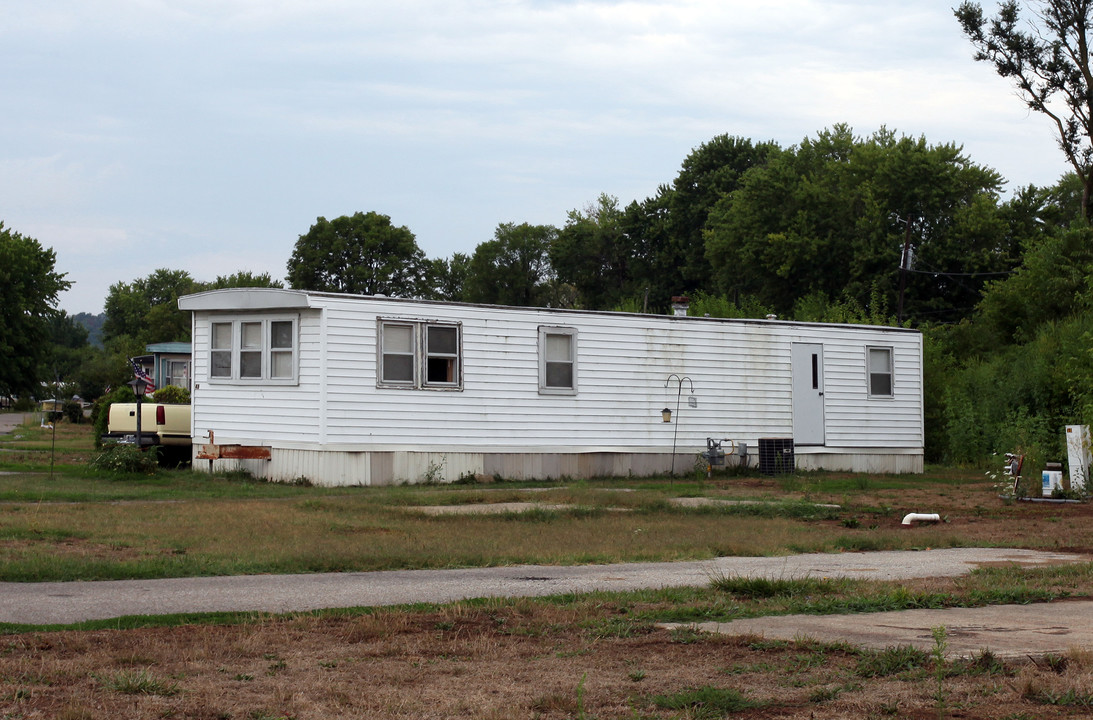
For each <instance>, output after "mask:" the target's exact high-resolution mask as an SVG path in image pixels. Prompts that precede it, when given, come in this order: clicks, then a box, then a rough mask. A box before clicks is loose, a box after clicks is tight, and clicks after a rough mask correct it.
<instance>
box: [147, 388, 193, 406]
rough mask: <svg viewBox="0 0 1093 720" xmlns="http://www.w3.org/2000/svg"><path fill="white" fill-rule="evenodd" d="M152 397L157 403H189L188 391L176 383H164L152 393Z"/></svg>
mask: <svg viewBox="0 0 1093 720" xmlns="http://www.w3.org/2000/svg"><path fill="white" fill-rule="evenodd" d="M152 399H153V400H155V401H156V402H157V403H169V404H171V405H189V404H190V391H189V390H187V389H186V388H181V387H178V386H177V385H165V386H163V387H161V388H160V389H159V390H156V391H155V392H154V393H152Z"/></svg>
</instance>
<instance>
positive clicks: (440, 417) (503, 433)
mask: <svg viewBox="0 0 1093 720" xmlns="http://www.w3.org/2000/svg"><path fill="white" fill-rule="evenodd" d="M427 309H433V308H427ZM350 310H351V308H344V309H343V308H342V307H336V308H331V309H330V311H329V316H328V321H327V342H328V348H327V353H328V355H327V357H328V387H329V393H330V394H329V396H328V399H327V416H328V424H327V440H328V442H330V443H333V444H338V445H343V444H349V445H351V444H354V443H369V444H371V443H375V444H379V445H384V446H387V445H398V444H407V443H409V444H419V445H422V446H426V447H428V446H433V447H443V448H452V447H468V446H474V447H482V446H486V447H490V448H512V449H517V450H518V449H521V448H530V447H540V448H542V447H550V448H574V447H581V448H629V449H633V450H640V449H653V450H656V451H661V452H667V451H670V450H671V446H672V441H673V435H674V434H675V431H676V425H675V423H672V424H665V423H663V422H661V420H660V410H661V408H662V407H665V406H666V405H667V406H670V407H671V408H672V409H673V411H675V409H676V408H675V403H676V396H677V389H678V386H677V385H676V384H675V382H674V381H673V383H672V387H670V388H665V381H666V379H667V378H668V376H669V375H670V374H671V373H677V374H679V375H681V376H687V377H690V378H691V380H692V381H693V383H694V389H695V396H696V397H697V398H698V403H699V404H698V408H690V407H688V406H687V395H688V394H689V393H688V391H689V389H690V385H689V384H687V383H685V385H684V392H683V396H682V398H681V402H680V410H679V413H678V416H677V418H676V419H677V420H680V423H681V424H680V425H679V438H678V443H679V446H680V447H681V448H682V447H687V446H692V447H695V446H697V447H705V439H706V437H708V436H716V437H726V436H733V437H739V436H741V435H749V434H751V435H755V436H759V435H765V434H769V433H781V434H784V433H785V432H786V431H787V428H788V427H789V426H790V421H791V407H790V399H791V398H790V395H789V389H788V386H787V384H786V383H785V381H784V377H788V373H789V365H788V360H786V359H784V358H783V359H782V361H781V363H778V362H777V361H775V355H776V353H777V350H778V348H777V345H775V344H772V343H770V342H762V343H755V344H753V346H749V345H748V339H747V336H746V334H745V333H744V332H743V331H742V330H741V329H736V330H735V332H734V337H730V338H728V340H727V341H726V339H725V337H724V335H725V332H724V331H725V328H724V326H720V327H719V326H718V325H716V324H713V323H710V324H707V325H705V326H704V327H700V328H696V327H695V326H694V325H693V324H688V327H684V324H683V323H679V322H674V323H671V326H670V327H659V328H636V329H635V328H634V327H627V326H626V325H622V324H620V323H619V322H618V321H617V319H616V318H614V317H611V316H587V317H582V318H579V319H578V318H573V317H556V316H554V315H553V314H549V313H534V312H530V311H523V312H513V311H511V310H508V311H506V310H495V309H486V308H474V307H469V308H468V307H462V306H461V307H458V308H455V310H457V311H458V312H457V313H456V314H450V315H440V314H433V315H430V314H429V313H422V312H421V311H420V309H418V308H412V309H411V310H410V311H409V312H404V313H399V312H394V311H391V310H387V309H386V308H384V311H383V312H381V313H380V315H382V316H383V317H393V318H400V317H406V318H407V319H415V318H418V319H435V320H442V321H448V320H458V321H460V322H461V323H462V331H463V338H462V339H463V389H462V391H458V392H455V391H431V390H402V389H389V388H377V387H376V386H375V373H376V350H375V343H376V322H375V315H374V314H369V315H367V316H366V317H363V318H354V317H353V315H352V313H351V311H350ZM347 311H349V312H347ZM529 315H540V317H530V318H529V317H528V316H529ZM540 325H550V326H558V327H576V328H577V330H578V339H577V343H578V370H577V383H578V393H577V395H574V396H569V395H540V394H539V392H538V362H539V358H538V327H539V326H540ZM627 325H629V323H627ZM696 330H701V331H702V332H701V333H700V336H699V337H698V339H697V341H696V339H694V338H693V337H691V336H692V335H694V332H695V331H696ZM763 330H764V331H765V329H763ZM772 367H773V368H774V369H775V372H776V373H777V374H778V375H779V376H781V377H776V376H772V374H771V372H770V370H771V368H772ZM756 394H759V395H761V396H762V398H763V400H762V403H763V404H764V405H765V406H767V408H768V409H769V412H768V413H767V414H766V415H765V416H764V417H759V416H758V415H757V414H756V413H755V411H754V407H753V406H754V404H755V402H756V400H755V396H756Z"/></svg>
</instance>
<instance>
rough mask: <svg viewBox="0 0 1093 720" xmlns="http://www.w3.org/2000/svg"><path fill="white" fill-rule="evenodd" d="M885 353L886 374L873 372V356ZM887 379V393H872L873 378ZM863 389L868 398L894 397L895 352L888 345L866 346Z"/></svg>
mask: <svg viewBox="0 0 1093 720" xmlns="http://www.w3.org/2000/svg"><path fill="white" fill-rule="evenodd" d="M874 353H885V354H886V355H887V358H888V368H887V373H885V372H874V371H873V354H874ZM874 375H877V376H884V375H887V377H888V392H887V393H878V392H874V391H873V376H874ZM865 389H866V391H868V393H869V397H870V398H879V399H887V398H892V397H894V396H895V392H896V371H895V351H894V350H893V348H892V347H891V346H888V345H867V346H866V348H865Z"/></svg>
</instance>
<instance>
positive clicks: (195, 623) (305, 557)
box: [0, 423, 1093, 720]
mask: <svg viewBox="0 0 1093 720" xmlns="http://www.w3.org/2000/svg"><path fill="white" fill-rule="evenodd" d="M94 454H95V451H94V448H93V447H92V446H91V443H90V431H89V428H88V427H87V426H75V427H74V426H70V425H67V424H63V423H62V424H60V425H59V426H58V428H57V434H56V436H55V437H54V436H53V433H52V432H50V431H47V430H45V429H42V428H39V427H38V426H37V425H33V426H23V427H21V428H19V429H18V430H16V431H15V432H14V433H12V434H11V435H8V436H7V437H3V438H0V580H8V581H37V580H47V579H48V580H60V579H100V578H131V577H169V576H186V575H201V574H225V573H271V572H278V573H281V572H288V573H300V572H315V571H339V570H371V569H387V568H424V567H468V566H485V565H498V564H515V563H547V564H550V563H554V564H574V563H601V562H624V561H638V560H640V561H649V560H676V559H702V558H709V557H714V556H718V555H778V554H786V553H797V552H840V551H859V550H874V549H897V548H899V549H903V548H915V547H952V546H981V545H1001V546H1015V547H1036V548H1051V549H1069V550H1074V551H1080V552H1089V551H1090V550H1091V549H1093V523H1091V522H1090V519H1091V515H1093V512H1091V510H1090V508H1089V506H1087V505H1080V504H1079V505H1033V504H1027V503H1016V504H1012V503H1011V504H1007V503H1004V502H1003V501H1001V500H1000V499H999V498H998V497H997V495H996V493H995V491H994V488H993V487H992V486H991V482H990V481H989V480H988V479H987V478H986V477H985V476H984V475H983V473H982V472H972V471H964V470H953V469H945V468H931V469H930V470H929V471H928V472H927V473H926V474H925V475H923V476H898V477H883V476H865V475H847V474H833V473H808V474H799V475H791V476H783V477H779V478H765V477H761V476H758V475H723V476H715V478H714V479H712V480H709V481H706V480H704V479H701V478H696V477H686V478H680V477H677V478H664V477H662V478H651V479H634V478H630V479H610V480H592V481H575V480H563V481H558V482H546V483H510V482H499V483H492V484H488V485H487V484H476V485H455V486H400V487H386V488H336V489H322V488H312V487H301V486H291V485H279V484H269V483H264V482H258V481H255V480H253V479H249V478H246V477H242V476H234V477H213V476H210V475H208V474H205V473H194V472H190V471H188V470H171V471H161V472H160V473H158V474H156V475H155V476H151V477H145V476H128V477H118V476H111V475H108V474H104V473H101V472H97V471H94V470H91V469H90V468H89V466H88V462H89V460H90V459H91V457H93V456H94ZM696 498H700V499H701V500H695V499H696ZM681 499H685V500H681ZM688 499H689V500H688ZM727 501H749V502H747V503H736V504H729V503H728V502H727ZM509 503H521V504H533V509H531V510H527V511H525V510H521V511H516V510H515V509H509V510H506V511H503V512H499V513H485V512H474V513H470V514H462V513H461V514H445V513H440V514H436V513H437V512H438V511H436V510H435V508H437V507H446V508H462V509H464V510H466V509H469V508H473V509H475V510H482V509H484V508H487V507H488V506H494V507H495V508H515V507H517V506H512V505H508V504H509ZM828 505H837V506H838V507H827V506H828ZM519 507H521V508H524V507H527V505H521V506H519ZM908 512H931V513H933V512H936V513H939V514H941V515H942V517H943V518H944V520H945V522H943V523H941V524H938V525H936V526H925V525H923V526H916V527H914V528H913V529H910V530H908V529H903V528H901V527H900V520H901V519H902V517H903V515H904V514H906V513H908ZM1090 595H1093V567H1091V566H1089V565H1077V566H1073V567H1068V568H1048V569H1037V570H1019V569H1014V568H992V569H984V570H980V571H976V572H975V573H973V574H971V575H969V576H967V577H965V578H957V579H952V580H935V581H931V580H922V581H913V582H908V583H902V584H895V583H871V582H862V581H841V580H840V581H831V582H827V581H822V582H821V581H818V580H805V581H793V582H781V583H772V582H766V583H726V582H716V581H712V582H711V583H710V585H709V586H708V587H700V588H690V589H674V590H664V591H644V592H633V593H596V594H591V595H582V596H567V597H559V598H547V599H539V600H530V599H521V600H482V601H472V602H463V603H454V604H451V605H445V606H441V607H415V608H386V609H367V608H364V609H356V610H349V611H324V612H318V613H306V614H294V615H289V616H276V617H272V616H260V615H254V614H240V615H233V616H218V617H212V616H209V617H187V618H160V619H146V620H142V619H139V618H137V619H130V620H127V621H125V623H120V622H119V623H116V624H115V625H114V627H115V629H110V627H111V624H109V623H98V624H95V625H88V626H84V627H82V628H71V629H66V630H62V631H45V630H37V631H30V632H28V631H26V629H25V628H23V629H18V630H19V632H16V630H17V629H16V628H9V630H10V633H9V634H8V635H7V636H6V637H4V638H0V717H11V718H15V717H25V718H30V717H58V718H70V719H72V718H92V717H106V716H110V717H118V718H146V717H195V718H305V717H307V718H311V717H324V718H325V717H347V718H348V717H391V718H420V717H436V718H442V717H443V718H447V717H467V718H472V717H473V718H510V717H511V718H706V717H743V718H773V717H779V718H797V717H800V718H808V717H816V718H825V717H826V718H843V717H862V718H865V717H878V718H883V717H901V718H902V717H912V718H919V717H961V718H991V719H992V720H1000V719H1002V718H1012V719H1013V720H1017V718H1025V717H1027V718H1041V717H1084V716H1088V715H1083V713H1088V712H1089V706H1090V705H1091V704H1093V693H1091V692H1090V688H1093V682H1091V680H1093V653H1089V651H1088V650H1082V649H1075V650H1074V651H1073V652H1072V653H1069V654H1068V655H1067V656H1065V657H1061V658H1050V659H1036V660H1035V661H1033V660H1028V661H1022V662H1009V663H1003V662H1001V661H999V660H998V659H997V658H993V657H991V656H990V655H989V654H985V655H983V656H981V657H978V658H975V659H972V660H962V659H957V658H947V657H945V655H944V652H943V648H942V650H940V651H939V652H938V653H935V656H933V657H931V656H930V654H928V653H921V652H915V651H911V650H910V649H907V648H902V649H901V648H892V649H890V650H889V651H886V652H883V653H878V652H867V651H863V650H860V649H857V648H852V647H842V646H825V645H821V644H819V643H815V642H810V641H809V640H808V639H807V638H802V639H800V641H798V642H794V643H781V642H767V641H763V640H762V639H760V638H725V637H715V636H706V635H703V634H698V633H693V632H692V633H686V632H679V631H677V632H674V633H669V632H667V631H664V630H658V629H657V628H656V623H657V622H661V621H680V620H707V619H721V620H727V619H732V618H735V617H746V616H764V615H772V614H773V615H776V614H780V613H787V612H825V613H831V612H838V613H849V612H870V611H876V610H888V609H900V608H909V607H944V606H950V605H962V604H970V605H974V604H984V603H998V602H1044V601H1050V600H1053V599H1058V598H1065V597H1079V596H1090ZM1046 607H1047V606H1046ZM123 625H124V627H126V628H128V629H120V628H121V627H123ZM942 644H943V643H942ZM939 647H941V645H939Z"/></svg>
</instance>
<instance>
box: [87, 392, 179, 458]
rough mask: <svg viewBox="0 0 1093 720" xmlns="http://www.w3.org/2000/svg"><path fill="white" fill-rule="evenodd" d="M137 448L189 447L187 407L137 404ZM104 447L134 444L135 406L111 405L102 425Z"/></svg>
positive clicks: (135, 428) (129, 404) (146, 403)
mask: <svg viewBox="0 0 1093 720" xmlns="http://www.w3.org/2000/svg"><path fill="white" fill-rule="evenodd" d="M140 435H141V437H140V444H141V447H151V446H154V445H163V446H165V447H187V448H188V447H190V406H189V405H168V404H166V403H156V402H142V403H141V404H140ZM102 439H103V442H104V443H126V444H130V445H132V444H135V443H136V442H137V404H136V403H114V404H112V405H111V406H110V415H109V417H108V418H107V421H106V433H105V434H104V435H103V436H102Z"/></svg>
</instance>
